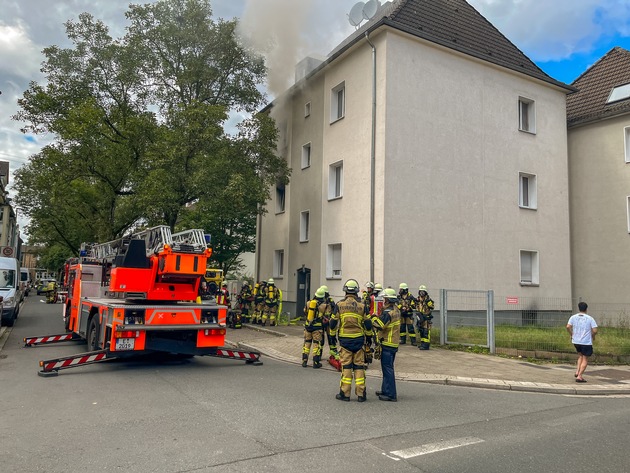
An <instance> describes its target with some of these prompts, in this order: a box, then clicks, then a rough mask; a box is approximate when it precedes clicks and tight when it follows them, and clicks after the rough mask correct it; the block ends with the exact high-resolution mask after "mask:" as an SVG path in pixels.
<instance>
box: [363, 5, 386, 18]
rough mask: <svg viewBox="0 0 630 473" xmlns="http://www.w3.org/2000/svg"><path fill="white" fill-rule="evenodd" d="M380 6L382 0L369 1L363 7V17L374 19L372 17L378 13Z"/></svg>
mask: <svg viewBox="0 0 630 473" xmlns="http://www.w3.org/2000/svg"><path fill="white" fill-rule="evenodd" d="M380 6H381V2H379V1H378V0H370V1H369V2H367V3H366V4H365V6H364V7H363V11H362V12H361V13H362V14H363V18H365V19H366V20H370V19H372V17H373V16H374V15H376V12H377V11H378V9H379V7H380Z"/></svg>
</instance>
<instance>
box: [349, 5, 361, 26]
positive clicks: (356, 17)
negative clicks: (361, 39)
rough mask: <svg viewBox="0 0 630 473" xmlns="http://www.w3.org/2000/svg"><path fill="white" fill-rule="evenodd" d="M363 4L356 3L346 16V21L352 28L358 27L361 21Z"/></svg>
mask: <svg viewBox="0 0 630 473" xmlns="http://www.w3.org/2000/svg"><path fill="white" fill-rule="evenodd" d="M364 6H365V3H363V2H358V3H355V4H354V6H353V7H352V8H351V9H350V13H349V14H348V21H349V22H350V24H351V25H352V26H359V25H360V24H361V22H362V21H363V7H364Z"/></svg>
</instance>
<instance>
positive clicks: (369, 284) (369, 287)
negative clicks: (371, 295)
mask: <svg viewBox="0 0 630 473" xmlns="http://www.w3.org/2000/svg"><path fill="white" fill-rule="evenodd" d="M365 287H366V288H368V289H374V283H373V282H372V281H370V282H366V283H365Z"/></svg>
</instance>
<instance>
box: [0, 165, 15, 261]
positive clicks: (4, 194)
mask: <svg viewBox="0 0 630 473" xmlns="http://www.w3.org/2000/svg"><path fill="white" fill-rule="evenodd" d="M8 185H9V162H8V161H0V256H13V257H14V258H19V246H20V231H19V226H18V223H17V215H16V214H15V210H14V209H13V206H12V205H11V199H10V198H9V192H8V191H7V186H8Z"/></svg>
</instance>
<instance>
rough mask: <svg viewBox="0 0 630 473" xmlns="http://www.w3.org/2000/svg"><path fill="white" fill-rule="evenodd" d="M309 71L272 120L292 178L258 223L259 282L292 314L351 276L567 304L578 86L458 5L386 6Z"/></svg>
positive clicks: (406, 1)
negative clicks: (570, 162) (322, 288)
mask: <svg viewBox="0 0 630 473" xmlns="http://www.w3.org/2000/svg"><path fill="white" fill-rule="evenodd" d="M309 63H310V65H311V66H314V69H313V70H311V71H309V70H308V67H307V66H308V65H309ZM305 67H307V68H306V72H305V77H303V78H300V77H298V78H297V79H298V81H297V82H296V85H295V86H294V87H293V88H291V89H290V90H288V91H287V92H286V93H285V94H284V95H283V96H281V97H279V98H278V99H277V100H276V101H275V102H274V103H273V104H270V106H269V107H268V108H267V111H268V112H269V113H270V114H271V115H272V116H273V117H274V118H275V119H276V123H277V125H278V128H279V131H280V137H279V143H278V151H279V153H280V154H281V155H282V156H284V157H286V159H287V160H288V162H289V165H290V167H291V168H292V169H293V171H292V174H291V182H290V184H289V185H287V186H286V187H283V186H278V187H277V188H276V189H275V191H274V192H272V194H273V195H272V200H271V201H270V202H268V206H267V210H268V213H267V214H266V215H265V216H264V217H263V218H262V219H261V221H260V224H259V232H258V248H257V258H258V260H257V273H256V274H257V277H258V278H259V279H266V278H268V277H270V276H273V277H274V279H275V280H276V284H277V285H278V286H279V287H280V288H281V289H282V291H283V293H284V298H285V301H294V302H296V305H297V307H296V308H295V310H296V311H297V312H298V314H299V312H300V308H301V307H302V304H303V301H304V299H305V298H306V297H308V296H309V295H312V293H313V292H314V291H315V289H316V288H317V287H318V286H319V285H320V284H326V285H328V287H329V288H330V292H331V294H332V295H333V296H336V297H338V296H340V295H341V294H342V287H343V284H344V282H345V281H346V280H347V279H348V278H355V279H357V280H358V282H359V284H360V285H361V286H363V285H364V284H365V282H366V281H368V280H373V281H374V282H381V283H383V284H384V285H385V286H388V285H390V286H392V287H395V288H397V287H398V284H399V283H400V282H407V283H408V284H409V285H410V287H413V288H414V293H417V287H418V285H419V284H425V285H427V286H428V287H429V288H434V289H438V288H452V289H478V290H488V289H493V290H494V291H495V293H496V295H497V297H507V296H511V297H520V298H523V299H527V298H529V297H532V298H551V297H554V298H566V299H568V298H570V297H571V275H570V273H571V270H570V252H569V247H570V238H569V203H568V169H567V136H566V135H567V131H566V130H567V129H566V94H567V93H569V92H571V91H572V90H573V89H572V88H571V87H570V86H568V85H566V84H563V83H561V82H558V81H556V80H554V79H552V78H551V77H549V76H548V75H546V74H545V73H544V72H543V71H542V70H540V69H539V68H538V67H537V66H536V65H535V64H534V63H533V62H532V61H531V60H529V59H528V58H527V57H526V56H525V55H524V54H523V53H522V52H521V51H520V50H519V49H518V48H517V47H516V46H514V45H513V44H512V43H511V42H510V41H509V40H508V39H507V38H505V37H504V36H503V35H502V34H501V33H500V32H499V31H498V30H497V29H496V28H495V27H494V26H492V24H490V23H489V22H488V21H487V20H486V19H485V18H484V17H483V16H482V15H480V14H479V13H478V12H477V11H476V10H475V9H474V8H473V7H471V6H470V5H469V4H468V3H466V2H465V1H464V0H422V1H419V0H402V1H396V2H392V3H391V4H386V5H385V6H384V8H383V9H381V10H380V11H379V12H378V13H377V15H376V16H374V17H373V18H372V20H370V21H369V22H368V23H366V24H364V25H363V26H362V27H361V28H359V29H358V30H357V31H356V32H355V33H354V34H353V35H351V36H350V37H349V38H348V39H347V40H346V41H344V43H343V44H342V45H340V46H339V47H338V48H337V49H336V50H335V51H333V52H332V53H331V54H330V55H329V56H328V57H327V58H326V59H325V60H324V61H323V62H321V61H317V60H315V59H312V58H311V59H308V60H307V61H305V62H304V63H302V64H301V65H300V69H301V70H303V69H304V68H305ZM303 72H304V71H303ZM373 91H374V92H375V95H373ZM373 104H375V106H374V108H373ZM435 297H438V295H437V294H435ZM285 307H288V306H287V304H286V303H285ZM569 308H570V307H569Z"/></svg>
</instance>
